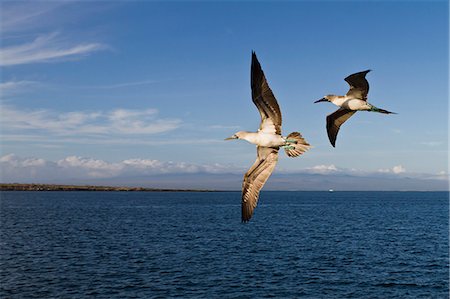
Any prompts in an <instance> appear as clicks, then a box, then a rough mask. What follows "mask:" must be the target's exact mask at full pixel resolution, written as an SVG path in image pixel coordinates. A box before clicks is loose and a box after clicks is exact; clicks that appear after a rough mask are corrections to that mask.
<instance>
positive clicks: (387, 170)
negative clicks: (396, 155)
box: [378, 165, 406, 174]
mask: <svg viewBox="0 0 450 299" xmlns="http://www.w3.org/2000/svg"><path fill="white" fill-rule="evenodd" d="M378 172H379V173H393V174H401V173H405V172H406V169H405V168H404V167H403V166H402V165H396V166H394V167H392V168H381V169H378Z"/></svg>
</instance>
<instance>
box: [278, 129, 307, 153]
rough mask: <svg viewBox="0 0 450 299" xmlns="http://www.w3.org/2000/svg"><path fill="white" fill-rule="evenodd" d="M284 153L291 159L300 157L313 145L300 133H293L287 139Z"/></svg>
mask: <svg viewBox="0 0 450 299" xmlns="http://www.w3.org/2000/svg"><path fill="white" fill-rule="evenodd" d="M286 145H287V146H285V147H284V151H285V152H286V155H288V156H289V157H293V158H294V157H298V156H300V155H301V154H303V153H304V152H306V151H307V150H309V149H310V148H311V145H310V144H309V143H308V142H307V141H306V140H305V139H304V138H303V137H302V134H300V133H299V132H292V133H291V134H289V135H288V136H287V137H286Z"/></svg>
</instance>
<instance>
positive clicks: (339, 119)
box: [327, 108, 356, 147]
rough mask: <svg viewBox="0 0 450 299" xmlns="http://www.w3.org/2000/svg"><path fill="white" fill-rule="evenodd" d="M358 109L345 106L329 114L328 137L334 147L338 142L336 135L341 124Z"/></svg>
mask: <svg viewBox="0 0 450 299" xmlns="http://www.w3.org/2000/svg"><path fill="white" fill-rule="evenodd" d="M355 112H356V111H354V110H349V109H345V108H340V109H338V110H336V111H335V112H333V113H331V114H330V115H328V116H327V132H328V139H330V142H331V145H332V146H333V147H334V146H335V144H336V137H337V134H338V132H339V128H340V127H341V125H342V124H343V123H344V122H345V121H346V120H347V119H349V118H350V116H352V115H353V114H355Z"/></svg>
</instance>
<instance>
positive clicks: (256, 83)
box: [250, 52, 281, 134]
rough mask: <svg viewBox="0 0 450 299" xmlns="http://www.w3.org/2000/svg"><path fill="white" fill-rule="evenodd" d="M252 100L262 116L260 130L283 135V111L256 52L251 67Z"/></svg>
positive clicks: (253, 54) (253, 53)
mask: <svg viewBox="0 0 450 299" xmlns="http://www.w3.org/2000/svg"><path fill="white" fill-rule="evenodd" d="M250 77H251V87H252V100H253V103H255V105H256V107H257V108H258V110H259V113H260V114H261V125H260V130H263V131H268V132H270V131H275V132H274V133H276V134H281V111H280V107H279V106H278V102H277V100H276V98H275V96H274V95H273V93H272V90H271V89H270V87H269V84H268V83H267V80H266V77H265V76H264V72H263V71H262V69H261V65H260V64H259V61H258V58H257V57H256V54H255V52H252V67H251V74H250Z"/></svg>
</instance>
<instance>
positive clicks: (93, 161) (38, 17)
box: [0, 1, 449, 190]
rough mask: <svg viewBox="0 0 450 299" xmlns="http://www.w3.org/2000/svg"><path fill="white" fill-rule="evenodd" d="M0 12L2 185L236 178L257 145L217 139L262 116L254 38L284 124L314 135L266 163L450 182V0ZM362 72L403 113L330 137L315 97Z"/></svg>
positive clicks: (25, 7) (118, 5)
mask: <svg viewBox="0 0 450 299" xmlns="http://www.w3.org/2000/svg"><path fill="white" fill-rule="evenodd" d="M1 9H2V12H1V14H2V15H1V19H2V20H1V22H2V23H1V24H2V27H1V41H2V44H1V56H0V59H1V69H2V73H1V78H2V80H1V103H0V104H1V106H0V107H1V116H2V117H1V129H2V131H1V134H2V138H1V141H2V143H1V159H0V163H2V170H3V171H2V172H3V174H2V181H12V180H14V181H40V180H47V181H51V180H52V179H56V178H55V177H54V176H53V175H54V174H55V173H58V177H57V178H58V179H65V180H66V181H67V182H70V181H71V179H74V178H92V179H95V178H100V179H108V178H111V179H112V178H114V179H118V180H119V181H120V178H121V177H126V176H128V177H130V176H149V175H158V174H177V175H178V174H180V175H183V174H184V175H186V176H187V175H189V174H193V173H210V174H225V173H235V174H236V175H238V174H239V176H241V175H242V174H243V172H245V171H246V169H248V168H249V167H250V165H251V164H252V163H253V161H254V159H255V149H254V146H252V145H250V144H247V143H245V142H225V141H223V139H224V138H225V137H228V136H230V135H232V134H233V133H234V132H235V131H238V130H250V131H251V130H256V129H257V128H258V126H259V114H258V112H257V110H256V108H255V107H254V105H253V103H252V101H251V93H250V84H249V80H250V75H249V73H250V58H251V51H252V50H254V51H256V53H257V55H258V58H259V60H260V62H261V64H262V67H263V70H264V71H265V73H266V77H267V79H268V81H269V84H270V86H271V88H272V90H273V91H274V93H275V96H276V97H277V99H278V102H279V104H280V107H281V109H282V112H283V131H284V133H285V134H286V135H287V134H288V133H289V132H292V131H300V132H301V133H302V134H303V136H304V137H305V138H306V140H307V141H309V142H310V143H311V144H312V145H313V146H314V148H313V149H312V150H310V151H309V152H308V153H306V154H305V155H304V156H302V157H300V158H297V159H288V158H287V157H281V158H280V162H279V165H278V166H277V169H276V172H279V173H281V174H283V173H318V174H323V175H328V174H333V175H336V174H341V175H343V174H345V175H357V176H373V177H376V178H379V177H380V176H384V177H388V176H393V177H397V178H398V177H402V178H418V179H437V180H446V179H448V159H447V156H448V112H449V106H448V79H449V77H448V57H449V54H448V34H449V32H448V11H449V10H448V3H447V2H446V1H423V2H421V1H398V2H392V1H390V2H388V1H373V2H372V1H370V2H369V1H345V2H341V1H326V2H325V1H324V2H322V1H319V2H312V1H311V2H306V1H294V2H290V1H288V2H275V1H263V2H259V1H246V2H245V1H244V2H241V1H238V2H235V1H229V2H228V1H224V2H218V3H214V2H203V1H199V2H190V1H185V2H160V1H131V2H128V1H111V2H109V1H101V2H91V1H82V2H77V1H66V2H56V1H55V2H52V1H43V2H39V1H32V2H31V1H30V2H20V1H3V2H2V3H1ZM365 69H372V70H373V71H372V72H371V73H369V74H368V75H367V78H368V80H369V83H370V92H369V101H370V102H371V103H373V104H375V105H376V106H377V107H381V108H384V109H387V110H390V111H395V112H398V115H382V114H376V113H367V112H359V113H357V114H356V115H355V116H353V117H352V118H351V119H350V120H349V121H348V122H347V123H346V124H345V125H343V127H342V128H341V131H340V133H339V136H338V139H337V144H336V148H333V147H331V145H330V144H329V142H328V138H327V134H326V131H325V117H326V115H328V114H329V113H331V112H333V111H334V110H336V107H335V106H333V105H332V104H329V103H326V104H325V103H321V104H313V102H314V101H315V100H317V99H319V98H321V97H322V96H323V95H325V94H330V93H333V94H345V93H346V91H347V90H348V85H347V84H346V82H345V81H344V80H343V79H344V78H345V77H346V76H347V75H349V74H351V73H354V72H358V71H362V70H365ZM105 182H106V183H108V181H105ZM127 182H131V183H132V180H128V181H127ZM423 184H424V186H425V187H426V184H427V183H426V182H425V181H424V182H423ZM205 185H207V180H205ZM205 187H207V186H205ZM219 187H220V186H219ZM425 187H424V188H425ZM239 188H240V185H238V186H236V189H237V190H238V189H239Z"/></svg>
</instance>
